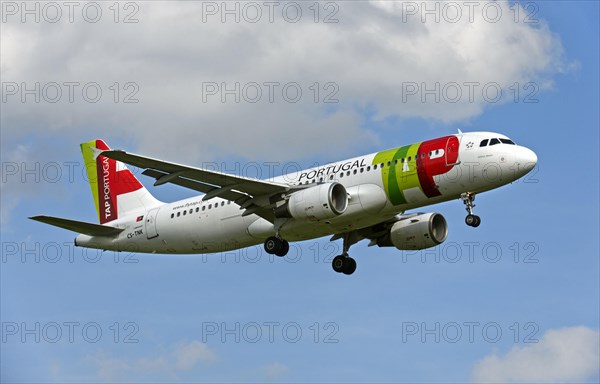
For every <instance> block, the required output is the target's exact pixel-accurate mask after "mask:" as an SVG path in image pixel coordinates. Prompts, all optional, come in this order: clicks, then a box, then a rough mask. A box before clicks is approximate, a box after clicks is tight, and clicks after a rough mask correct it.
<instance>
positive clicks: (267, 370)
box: [262, 362, 289, 381]
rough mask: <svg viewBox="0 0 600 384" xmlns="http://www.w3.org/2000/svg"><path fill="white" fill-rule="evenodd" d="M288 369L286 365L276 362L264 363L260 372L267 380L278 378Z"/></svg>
mask: <svg viewBox="0 0 600 384" xmlns="http://www.w3.org/2000/svg"><path fill="white" fill-rule="evenodd" d="M288 371H289V368H288V366H287V365H285V364H282V363H278V362H275V363H272V364H269V365H266V366H264V367H263V368H262V372H263V374H264V375H265V378H266V379H267V380H268V381H277V380H280V379H281V377H282V376H283V375H285V374H286V373H287V372H288Z"/></svg>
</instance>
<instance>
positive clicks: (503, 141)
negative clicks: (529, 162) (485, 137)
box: [500, 139, 515, 145]
mask: <svg viewBox="0 0 600 384" xmlns="http://www.w3.org/2000/svg"><path fill="white" fill-rule="evenodd" d="M500 141H501V142H502V143H504V144H510V145H515V143H514V142H513V141H512V140H510V139H500Z"/></svg>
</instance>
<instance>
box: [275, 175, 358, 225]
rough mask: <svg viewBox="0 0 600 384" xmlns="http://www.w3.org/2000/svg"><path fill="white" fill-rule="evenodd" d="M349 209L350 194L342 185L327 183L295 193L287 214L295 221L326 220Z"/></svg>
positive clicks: (289, 203)
mask: <svg viewBox="0 0 600 384" xmlns="http://www.w3.org/2000/svg"><path fill="white" fill-rule="evenodd" d="M347 207H348V193H347V192H346V188H345V187H344V186H343V185H342V184H340V183H325V184H319V185H316V186H314V187H310V188H306V189H302V190H300V191H298V192H294V193H293V194H292V195H291V196H290V199H289V200H288V202H287V205H286V208H287V213H288V214H289V215H290V216H291V217H293V218H294V219H305V220H306V219H308V220H326V219H331V218H333V217H335V216H338V215H341V214H342V213H344V212H345V211H346V208H347Z"/></svg>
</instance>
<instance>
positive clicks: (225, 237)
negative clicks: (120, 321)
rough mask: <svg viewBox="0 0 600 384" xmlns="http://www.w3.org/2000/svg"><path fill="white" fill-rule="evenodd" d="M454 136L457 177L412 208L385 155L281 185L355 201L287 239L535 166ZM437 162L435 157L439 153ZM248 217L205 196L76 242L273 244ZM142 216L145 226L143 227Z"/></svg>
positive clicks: (383, 216)
mask: <svg viewBox="0 0 600 384" xmlns="http://www.w3.org/2000/svg"><path fill="white" fill-rule="evenodd" d="M454 136H455V137H457V138H458V140H459V143H460V145H459V149H458V161H456V162H454V163H453V164H452V167H451V168H452V169H451V170H450V171H449V172H447V173H444V174H441V175H437V176H434V177H433V180H434V181H435V187H436V188H437V190H438V191H439V193H440V194H439V195H437V196H433V197H428V196H426V195H425V193H423V191H422V190H421V189H420V188H418V187H413V188H407V189H406V190H405V191H404V194H403V196H404V198H405V201H404V202H403V203H401V204H393V203H392V202H391V201H390V199H389V195H388V193H387V187H386V185H385V182H384V179H385V177H382V171H383V169H382V167H381V164H377V163H375V159H376V156H377V155H378V154H377V153H374V154H369V155H366V156H361V157H356V158H353V159H349V160H344V161H341V162H337V163H331V164H326V165H324V166H321V167H316V168H311V169H308V170H305V171H301V172H298V173H294V174H288V175H283V176H280V177H278V178H276V179H274V180H273V181H275V182H279V183H285V184H289V185H299V184H303V185H304V184H309V185H310V184H315V185H316V184H318V183H323V182H338V183H341V184H343V185H344V187H345V188H346V190H347V192H348V195H349V201H348V207H347V209H346V211H345V212H344V213H342V214H340V215H339V216H336V217H334V218H332V219H328V220H320V221H317V220H296V219H287V221H286V222H285V224H283V226H282V227H281V232H280V235H281V236H282V237H283V238H284V239H286V240H288V241H300V240H307V239H311V238H318V237H322V236H327V235H332V234H339V233H344V232H347V231H350V230H355V229H360V228H366V227H369V226H373V225H376V224H378V223H381V222H383V221H386V220H389V219H392V218H393V217H394V216H396V215H397V214H399V213H402V212H404V211H406V210H410V209H415V208H419V207H423V206H427V205H431V204H436V203H440V202H443V201H448V200H453V199H457V198H459V197H460V195H461V194H462V193H464V192H471V193H479V192H484V191H487V190H490V189H494V188H497V187H500V186H502V185H505V184H508V183H510V182H512V181H514V180H516V179H518V178H520V177H522V176H523V175H524V174H526V173H527V172H529V171H530V170H531V168H532V167H533V166H534V165H535V154H533V152H532V151H531V150H529V149H527V148H525V147H522V146H518V145H507V144H502V145H493V146H484V147H480V142H481V141H482V140H483V139H485V138H492V137H493V138H505V136H503V135H500V134H497V133H489V132H476V133H465V134H458V135H454ZM442 149H443V148H440V150H441V152H440V153H443V150H442ZM430 154H431V155H432V156H435V154H436V152H435V151H434V152H433V154H432V153H431V152H430ZM532 154H533V155H532ZM449 166H450V165H449ZM385 167H388V168H389V167H395V172H398V174H401V172H406V173H407V174H409V173H410V172H413V171H414V170H411V169H410V167H411V165H410V164H408V163H406V164H403V163H402V162H401V161H400V162H393V161H392V162H391V164H390V165H388V164H387V163H385V164H383V168H384V169H385ZM243 212H244V211H243V210H242V209H240V207H239V206H238V205H237V204H235V203H233V202H231V201H229V200H224V199H220V198H213V199H209V200H206V201H203V195H201V196H197V197H192V198H189V199H185V200H180V201H176V202H173V203H165V204H162V205H157V206H155V207H153V208H151V209H147V210H144V211H140V212H133V213H130V214H129V215H128V216H126V217H120V218H119V219H118V220H116V221H113V222H111V223H110V225H111V226H114V227H118V228H124V231H123V232H121V234H119V236H118V237H116V238H108V237H90V236H87V235H79V236H78V237H77V238H76V240H75V242H76V244H77V245H79V246H84V247H90V248H100V249H109V250H118V251H130V252H144V253H177V254H193V253H213V252H221V251H227V250H231V249H238V248H243V247H248V246H252V245H256V244H260V243H262V242H263V241H264V240H265V239H266V238H267V237H269V236H273V234H274V232H275V228H274V225H273V223H271V222H269V221H267V220H266V219H264V218H262V217H260V216H258V215H256V214H250V215H247V216H242V213H243ZM141 216H143V219H142V220H140V221H139V222H138V221H136V219H138V218H139V217H141Z"/></svg>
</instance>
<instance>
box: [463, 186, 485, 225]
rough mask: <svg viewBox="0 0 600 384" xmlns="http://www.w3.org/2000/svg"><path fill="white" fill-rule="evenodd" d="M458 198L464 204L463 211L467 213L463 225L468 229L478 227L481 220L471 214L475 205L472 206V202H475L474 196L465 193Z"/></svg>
mask: <svg viewBox="0 0 600 384" xmlns="http://www.w3.org/2000/svg"><path fill="white" fill-rule="evenodd" d="M460 198H461V200H462V201H463V203H464V204H465V206H466V208H465V209H466V210H467V213H468V215H467V217H465V223H466V224H467V225H468V226H470V227H479V224H481V218H480V217H479V216H477V215H474V214H473V208H475V204H473V201H475V194H474V193H470V192H465V193H463V194H461V195H460Z"/></svg>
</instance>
